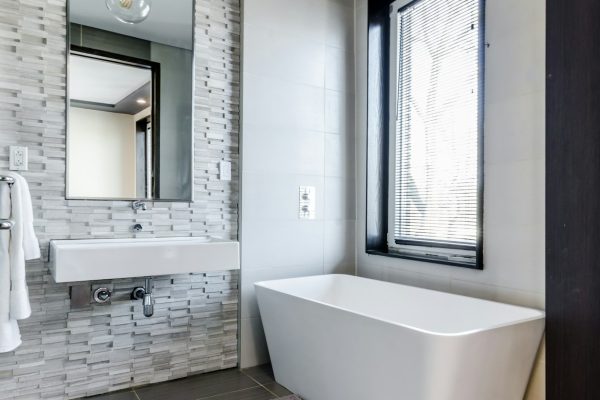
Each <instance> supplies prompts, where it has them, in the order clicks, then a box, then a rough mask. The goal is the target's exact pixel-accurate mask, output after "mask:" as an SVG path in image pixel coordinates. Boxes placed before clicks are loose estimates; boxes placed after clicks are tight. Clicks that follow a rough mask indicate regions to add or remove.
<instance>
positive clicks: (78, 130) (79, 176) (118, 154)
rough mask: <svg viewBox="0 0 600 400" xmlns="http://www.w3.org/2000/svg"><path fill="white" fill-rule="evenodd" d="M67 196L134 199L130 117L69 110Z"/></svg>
mask: <svg viewBox="0 0 600 400" xmlns="http://www.w3.org/2000/svg"><path fill="white" fill-rule="evenodd" d="M67 140H68V142H69V144H68V149H69V151H68V152H67V157H68V160H67V161H68V163H67V167H68V169H69V172H68V191H69V193H68V197H75V198H78V197H88V198H101V197H107V198H135V197H136V195H135V159H136V158H135V121H134V117H133V115H128V114H117V113H111V112H105V111H97V110H87V109H83V108H77V107H71V108H69V132H68V135H67Z"/></svg>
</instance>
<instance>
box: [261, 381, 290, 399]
mask: <svg viewBox="0 0 600 400" xmlns="http://www.w3.org/2000/svg"><path fill="white" fill-rule="evenodd" d="M263 386H264V387H265V388H267V390H269V391H270V392H272V393H274V394H276V395H277V396H289V395H290V394H293V393H292V392H290V391H289V390H287V389H286V388H284V387H283V386H281V385H280V384H279V383H277V382H269V383H263Z"/></svg>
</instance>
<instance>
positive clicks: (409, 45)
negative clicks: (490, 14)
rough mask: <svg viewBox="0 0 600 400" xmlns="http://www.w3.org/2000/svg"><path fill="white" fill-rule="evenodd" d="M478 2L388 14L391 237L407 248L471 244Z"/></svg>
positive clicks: (457, 0)
mask: <svg viewBox="0 0 600 400" xmlns="http://www.w3.org/2000/svg"><path fill="white" fill-rule="evenodd" d="M479 8H480V0H418V1H415V2H414V3H411V4H409V5H408V6H406V7H404V8H401V9H400V10H399V11H398V15H397V17H396V18H393V19H392V20H393V21H394V20H395V21H396V22H397V28H398V29H397V35H398V36H397V38H395V39H396V40H397V53H396V55H397V57H396V62H397V68H396V69H395V70H396V71H397V75H398V76H397V85H396V93H397V99H396V100H397V101H396V102H395V103H396V107H397V110H396V111H397V112H396V118H395V126H394V127H393V129H394V130H395V134H396V135H395V157H394V158H395V160H394V166H393V168H392V171H393V172H394V192H393V193H394V204H393V207H394V209H393V210H392V211H393V213H394V239H395V240H394V241H395V243H396V244H399V245H402V244H405V245H408V246H409V247H410V248H411V249H412V251H415V249H414V247H413V246H415V245H417V246H419V245H421V246H422V245H426V246H431V245H433V247H439V248H448V247H450V248H452V247H456V248H463V249H470V248H473V249H475V247H476V242H477V237H478V199H479V196H478V163H479V159H478V154H479V152H478V146H479V125H480V124H479V105H480V98H479V96H480V87H479V85H480V79H479V74H480V71H479V69H480V68H479V65H480V42H481V40H480V21H479V18H480V9H479ZM392 39H393V40H394V38H392ZM428 251H431V250H428Z"/></svg>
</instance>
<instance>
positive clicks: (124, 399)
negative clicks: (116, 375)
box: [87, 390, 137, 400]
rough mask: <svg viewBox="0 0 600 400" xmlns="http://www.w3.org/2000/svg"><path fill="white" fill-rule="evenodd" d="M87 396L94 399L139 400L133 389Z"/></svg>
mask: <svg viewBox="0 0 600 400" xmlns="http://www.w3.org/2000/svg"><path fill="white" fill-rule="evenodd" d="M87 398H88V399H93V400H137V397H136V395H135V393H133V391H132V390H126V391H122V392H114V393H107V394H101V395H98V396H91V397H87Z"/></svg>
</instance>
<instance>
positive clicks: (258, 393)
mask: <svg viewBox="0 0 600 400" xmlns="http://www.w3.org/2000/svg"><path fill="white" fill-rule="evenodd" d="M274 398H275V397H274V396H273V395H272V394H271V393H269V392H268V391H267V390H265V389H263V388H262V387H256V388H252V389H245V390H239V391H237V392H231V393H225V394H221V395H218V396H212V397H202V398H201V400H204V399H206V400H271V399H274ZM199 400H200V399H199Z"/></svg>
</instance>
